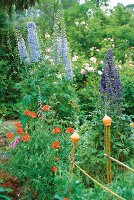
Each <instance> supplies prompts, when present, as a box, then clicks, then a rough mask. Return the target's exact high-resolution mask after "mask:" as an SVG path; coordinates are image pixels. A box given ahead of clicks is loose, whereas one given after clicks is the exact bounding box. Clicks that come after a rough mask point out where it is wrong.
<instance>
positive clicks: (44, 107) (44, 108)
mask: <svg viewBox="0 0 134 200" xmlns="http://www.w3.org/2000/svg"><path fill="white" fill-rule="evenodd" d="M42 110H44V111H49V110H50V106H49V105H44V106H43V107H42Z"/></svg>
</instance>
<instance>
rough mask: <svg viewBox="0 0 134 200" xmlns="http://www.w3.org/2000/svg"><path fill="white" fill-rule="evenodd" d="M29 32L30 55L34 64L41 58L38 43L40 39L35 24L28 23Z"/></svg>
mask: <svg viewBox="0 0 134 200" xmlns="http://www.w3.org/2000/svg"><path fill="white" fill-rule="evenodd" d="M27 31H28V44H29V47H30V55H31V58H32V61H33V62H38V60H39V57H40V48H39V43H38V37H37V32H36V25H35V23H34V22H28V23H27Z"/></svg>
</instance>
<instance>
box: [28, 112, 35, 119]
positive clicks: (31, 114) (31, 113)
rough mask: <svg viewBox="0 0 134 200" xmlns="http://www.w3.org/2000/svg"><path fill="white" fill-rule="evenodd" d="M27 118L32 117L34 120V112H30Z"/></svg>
mask: <svg viewBox="0 0 134 200" xmlns="http://www.w3.org/2000/svg"><path fill="white" fill-rule="evenodd" d="M29 116H30V117H32V118H36V117H37V114H36V113H35V112H30V114H29Z"/></svg>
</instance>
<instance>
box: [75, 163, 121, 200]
mask: <svg viewBox="0 0 134 200" xmlns="http://www.w3.org/2000/svg"><path fill="white" fill-rule="evenodd" d="M74 165H75V166H76V167H77V168H78V169H79V170H80V171H81V172H82V173H83V174H85V175H86V176H87V177H88V178H90V179H91V180H92V181H93V182H94V183H96V184H97V185H99V186H100V187H101V188H102V189H104V190H106V191H107V192H108V193H111V194H112V195H114V196H115V197H117V198H118V199H120V200H125V199H124V198H122V197H121V196H119V195H118V194H116V193H115V192H113V191H112V190H110V189H108V188H107V187H105V186H104V185H102V184H101V183H99V182H98V181H96V180H95V179H94V178H92V177H91V176H90V175H89V174H87V173H86V172H85V171H84V170H83V169H81V168H80V167H79V166H78V165H77V164H75V163H74Z"/></svg>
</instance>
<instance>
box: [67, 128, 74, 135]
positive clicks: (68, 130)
mask: <svg viewBox="0 0 134 200" xmlns="http://www.w3.org/2000/svg"><path fill="white" fill-rule="evenodd" d="M73 132H74V128H71V127H69V128H67V129H66V133H67V134H68V133H73Z"/></svg>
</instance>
